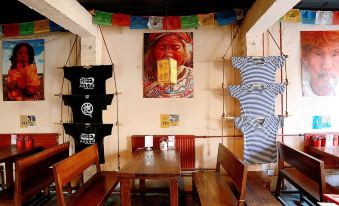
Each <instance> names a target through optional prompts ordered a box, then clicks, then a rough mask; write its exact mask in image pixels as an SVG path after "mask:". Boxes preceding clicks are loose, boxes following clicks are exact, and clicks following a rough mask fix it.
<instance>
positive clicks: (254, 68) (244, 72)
mask: <svg viewBox="0 0 339 206" xmlns="http://www.w3.org/2000/svg"><path fill="white" fill-rule="evenodd" d="M285 59H286V56H267V57H262V58H256V57H232V64H233V66H234V67H235V68H237V69H239V71H240V75H241V81H242V83H244V84H252V83H266V84H270V83H273V82H275V73H276V70H277V69H278V68H281V67H282V66H283V65H284V63H285Z"/></svg>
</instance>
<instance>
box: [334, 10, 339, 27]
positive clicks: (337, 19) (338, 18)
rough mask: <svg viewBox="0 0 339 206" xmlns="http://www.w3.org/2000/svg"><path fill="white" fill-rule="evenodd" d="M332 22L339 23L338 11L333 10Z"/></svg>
mask: <svg viewBox="0 0 339 206" xmlns="http://www.w3.org/2000/svg"><path fill="white" fill-rule="evenodd" d="M333 24H336V25H338V24H339V11H334V12H333Z"/></svg>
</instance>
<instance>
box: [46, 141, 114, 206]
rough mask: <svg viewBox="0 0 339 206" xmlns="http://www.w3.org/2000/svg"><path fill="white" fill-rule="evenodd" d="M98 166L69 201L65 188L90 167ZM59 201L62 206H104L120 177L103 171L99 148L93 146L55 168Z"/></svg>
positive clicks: (111, 172)
mask: <svg viewBox="0 0 339 206" xmlns="http://www.w3.org/2000/svg"><path fill="white" fill-rule="evenodd" d="M93 164H95V165H96V170H97V171H96V173H95V174H94V175H93V176H92V177H91V178H90V179H89V180H87V182H85V183H84V184H83V185H82V186H80V188H79V189H78V190H77V191H76V192H75V193H73V194H71V195H70V196H69V197H68V198H67V199H65V197H64V195H63V187H64V186H65V185H66V184H67V183H69V182H70V181H71V180H72V179H73V178H75V177H77V176H79V175H80V174H82V173H83V171H84V170H85V169H87V168H88V167H89V166H91V165H93ZM53 169H54V177H55V183H56V193H57V199H58V203H59V205H60V206H65V205H72V206H76V205H80V206H84V205H91V206H95V205H103V204H104V202H105V200H106V199H107V198H108V197H109V195H110V194H111V193H112V191H113V190H114V188H115V187H116V185H117V184H118V175H117V173H116V172H113V171H101V169H100V164H99V155H98V147H97V145H96V144H94V145H91V146H89V147H87V148H85V149H84V150H82V151H80V152H79V153H76V154H74V155H72V156H70V157H68V158H66V159H65V160H63V161H61V162H59V163H57V164H55V165H54V166H53Z"/></svg>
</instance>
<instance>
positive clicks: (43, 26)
mask: <svg viewBox="0 0 339 206" xmlns="http://www.w3.org/2000/svg"><path fill="white" fill-rule="evenodd" d="M49 31H50V30H49V20H48V19H44V20H40V21H34V33H36V34H37V33H43V32H49Z"/></svg>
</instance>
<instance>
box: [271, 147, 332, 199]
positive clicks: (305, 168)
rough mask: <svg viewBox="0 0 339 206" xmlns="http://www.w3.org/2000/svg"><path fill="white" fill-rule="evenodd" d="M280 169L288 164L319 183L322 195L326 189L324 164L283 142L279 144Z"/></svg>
mask: <svg viewBox="0 0 339 206" xmlns="http://www.w3.org/2000/svg"><path fill="white" fill-rule="evenodd" d="M278 152H279V161H280V162H281V163H280V165H279V169H282V168H283V167H284V165H283V162H287V163H288V164H289V165H291V166H292V167H294V168H296V169H297V170H299V171H300V172H301V173H303V174H304V175H306V176H307V177H309V178H310V179H312V180H314V181H315V182H317V183H319V191H320V194H322V193H323V192H324V191H325V188H326V182H325V173H324V171H325V169H324V162H323V161H321V160H319V159H317V158H315V157H312V156H311V155H308V154H306V153H304V152H301V151H298V150H295V149H293V148H291V147H289V146H287V145H285V144H283V143H281V142H278Z"/></svg>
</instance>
